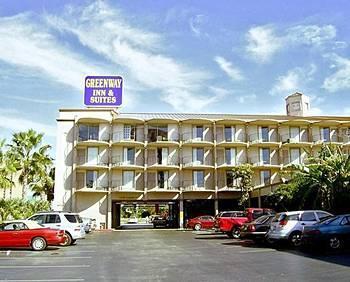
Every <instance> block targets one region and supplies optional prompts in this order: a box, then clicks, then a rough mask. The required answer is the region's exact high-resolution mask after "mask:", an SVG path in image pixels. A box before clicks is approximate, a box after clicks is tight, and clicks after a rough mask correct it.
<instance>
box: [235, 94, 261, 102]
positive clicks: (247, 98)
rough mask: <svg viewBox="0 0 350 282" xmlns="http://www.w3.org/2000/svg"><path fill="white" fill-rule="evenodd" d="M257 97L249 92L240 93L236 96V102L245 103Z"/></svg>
mask: <svg viewBox="0 0 350 282" xmlns="http://www.w3.org/2000/svg"><path fill="white" fill-rule="evenodd" d="M256 98H257V96H256V95H255V94H251V95H242V96H240V97H238V99H237V100H238V102H239V103H241V104H245V103H248V102H253V101H255V100H256Z"/></svg>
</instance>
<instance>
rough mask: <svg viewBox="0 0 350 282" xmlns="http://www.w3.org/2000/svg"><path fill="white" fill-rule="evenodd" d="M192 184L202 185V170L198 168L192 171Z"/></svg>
mask: <svg viewBox="0 0 350 282" xmlns="http://www.w3.org/2000/svg"><path fill="white" fill-rule="evenodd" d="M193 185H194V186H195V187H204V171H201V170H198V171H194V172H193Z"/></svg>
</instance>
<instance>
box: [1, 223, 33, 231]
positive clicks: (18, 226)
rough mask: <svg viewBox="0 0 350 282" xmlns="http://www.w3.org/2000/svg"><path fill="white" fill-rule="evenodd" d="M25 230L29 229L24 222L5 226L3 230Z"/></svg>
mask: <svg viewBox="0 0 350 282" xmlns="http://www.w3.org/2000/svg"><path fill="white" fill-rule="evenodd" d="M24 229H28V227H27V225H25V224H24V223H23V222H12V223H8V224H4V225H3V226H2V230H8V231H13V230H24Z"/></svg>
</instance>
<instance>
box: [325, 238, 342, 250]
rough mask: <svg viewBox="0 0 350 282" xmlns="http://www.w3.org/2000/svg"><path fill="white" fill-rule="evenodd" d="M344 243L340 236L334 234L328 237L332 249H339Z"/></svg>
mask: <svg viewBox="0 0 350 282" xmlns="http://www.w3.org/2000/svg"><path fill="white" fill-rule="evenodd" d="M342 245H343V242H342V240H341V239H340V238H339V237H338V236H332V237H330V238H329V239H328V247H329V248H330V249H331V250H339V249H341V247H342Z"/></svg>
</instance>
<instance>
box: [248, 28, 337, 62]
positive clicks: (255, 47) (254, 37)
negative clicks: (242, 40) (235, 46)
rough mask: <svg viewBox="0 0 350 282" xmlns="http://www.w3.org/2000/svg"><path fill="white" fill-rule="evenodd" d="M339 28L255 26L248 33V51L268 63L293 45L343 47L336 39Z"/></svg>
mask: <svg viewBox="0 0 350 282" xmlns="http://www.w3.org/2000/svg"><path fill="white" fill-rule="evenodd" d="M336 35H337V30H336V28H335V27H334V26H333V25H324V26H318V25H297V26H293V27H290V28H288V29H285V30H281V29H280V30H277V28H275V27H273V26H272V25H264V26H255V27H252V28H250V29H249V30H248V32H247V34H246V40H247V46H246V51H247V53H248V54H249V55H250V56H251V58H252V59H254V60H256V61H258V62H260V63H266V62H269V61H270V60H271V58H272V57H273V56H274V55H275V54H276V53H278V52H280V51H281V50H283V49H288V48H290V47H291V46H293V47H295V46H301V45H306V46H311V47H314V48H321V47H323V46H324V45H326V44H330V45H331V46H333V48H337V46H338V48H339V46H340V47H343V45H344V44H343V43H342V42H340V41H334V39H335V38H336Z"/></svg>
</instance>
